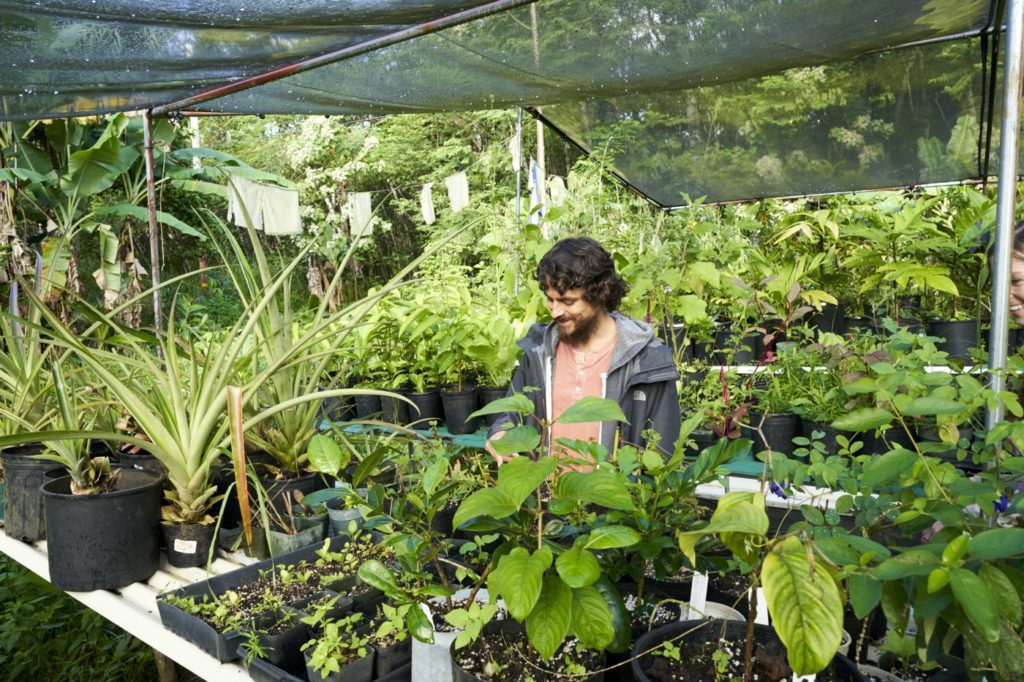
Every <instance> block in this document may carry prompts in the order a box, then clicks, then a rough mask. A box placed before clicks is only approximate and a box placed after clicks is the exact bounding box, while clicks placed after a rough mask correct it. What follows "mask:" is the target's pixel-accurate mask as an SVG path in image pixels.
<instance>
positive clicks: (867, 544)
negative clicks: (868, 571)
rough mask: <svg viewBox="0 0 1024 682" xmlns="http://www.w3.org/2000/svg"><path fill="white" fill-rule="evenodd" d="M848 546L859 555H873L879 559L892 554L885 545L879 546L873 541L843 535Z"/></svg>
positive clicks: (856, 536)
mask: <svg viewBox="0 0 1024 682" xmlns="http://www.w3.org/2000/svg"><path fill="white" fill-rule="evenodd" d="M843 537H844V538H845V539H846V541H847V542H848V543H850V546H851V547H853V548H855V549H856V550H857V551H859V552H860V553H861V554H868V553H871V554H874V555H875V556H879V557H890V556H892V552H891V551H889V548H888V547H886V546H885V545H880V544H878V543H877V542H875V541H874V540H869V539H867V538H865V537H862V536H860V535H844V536H843Z"/></svg>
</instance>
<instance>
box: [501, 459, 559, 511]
mask: <svg viewBox="0 0 1024 682" xmlns="http://www.w3.org/2000/svg"><path fill="white" fill-rule="evenodd" d="M557 468H558V461H557V460H555V459H552V458H550V457H542V458H541V459H539V460H537V461H536V462H535V461H533V460H532V459H530V458H529V457H514V458H513V459H511V460H510V461H508V462H505V464H503V465H502V466H501V468H500V469H498V490H500V491H502V492H503V493H505V494H506V495H507V496H508V499H509V500H511V502H512V504H514V505H515V506H516V508H517V509H518V508H519V507H520V506H521V505H522V504H523V501H525V500H526V498H527V497H528V496H529V495H530V494H532V493H533V492H534V491H535V490H537V488H539V487H540V485H541V483H543V482H544V481H545V480H546V479H547V478H548V476H550V475H551V474H553V473H555V469H557Z"/></svg>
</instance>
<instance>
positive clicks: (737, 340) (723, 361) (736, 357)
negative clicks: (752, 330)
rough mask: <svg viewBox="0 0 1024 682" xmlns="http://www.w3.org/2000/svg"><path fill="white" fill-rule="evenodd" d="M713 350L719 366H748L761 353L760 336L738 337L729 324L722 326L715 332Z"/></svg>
mask: <svg viewBox="0 0 1024 682" xmlns="http://www.w3.org/2000/svg"><path fill="white" fill-rule="evenodd" d="M715 348H716V349H717V350H716V352H715V362H717V363H718V364H719V365H729V364H731V365H748V364H750V363H752V362H754V360H755V359H756V358H757V357H758V355H760V353H761V334H748V335H746V336H743V337H740V335H739V332H737V331H734V330H733V325H732V324H731V323H730V324H724V325H722V326H720V327H719V328H718V329H717V330H716V331H715Z"/></svg>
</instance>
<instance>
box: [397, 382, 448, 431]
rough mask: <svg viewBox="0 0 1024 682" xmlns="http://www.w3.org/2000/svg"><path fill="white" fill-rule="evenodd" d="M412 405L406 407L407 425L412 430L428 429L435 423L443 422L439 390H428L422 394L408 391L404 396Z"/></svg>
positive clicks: (442, 407)
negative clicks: (410, 425)
mask: <svg viewBox="0 0 1024 682" xmlns="http://www.w3.org/2000/svg"><path fill="white" fill-rule="evenodd" d="M405 397H407V398H408V399H409V400H411V401H412V403H413V404H412V405H411V406H410V405H406V406H405V407H406V409H407V410H408V413H409V423H411V424H412V426H413V428H417V429H429V428H430V427H432V426H433V425H434V424H435V423H436V422H440V421H444V406H443V405H442V404H441V389H439V388H428V389H427V390H426V391H423V392H422V393H419V392H416V391H409V392H407V393H406V394H405Z"/></svg>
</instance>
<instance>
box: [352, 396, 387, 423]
mask: <svg viewBox="0 0 1024 682" xmlns="http://www.w3.org/2000/svg"><path fill="white" fill-rule="evenodd" d="M352 401H353V402H354V403H355V406H356V418H357V419H378V418H379V417H380V396H376V395H357V396H353V398H352Z"/></svg>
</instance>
